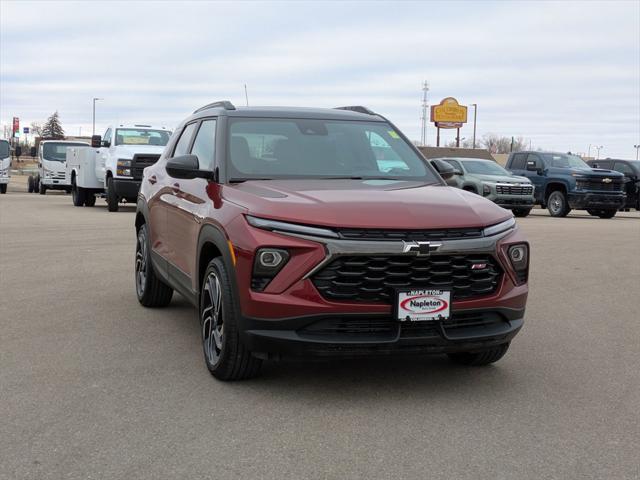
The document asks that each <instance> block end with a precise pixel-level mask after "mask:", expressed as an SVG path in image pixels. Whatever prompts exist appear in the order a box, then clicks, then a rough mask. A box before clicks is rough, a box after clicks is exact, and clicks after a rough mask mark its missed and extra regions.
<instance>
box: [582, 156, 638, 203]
mask: <svg viewBox="0 0 640 480" xmlns="http://www.w3.org/2000/svg"><path fill="white" fill-rule="evenodd" d="M587 163H588V164H589V165H590V166H591V167H593V168H604V169H607V170H615V171H616V172H620V173H621V174H623V175H624V176H625V178H626V179H627V181H626V182H625V187H624V189H625V193H626V195H627V201H626V203H625V209H629V208H635V209H636V210H640V160H619V159H617V158H616V159H613V158H606V159H604V160H589V161H588V162H587Z"/></svg>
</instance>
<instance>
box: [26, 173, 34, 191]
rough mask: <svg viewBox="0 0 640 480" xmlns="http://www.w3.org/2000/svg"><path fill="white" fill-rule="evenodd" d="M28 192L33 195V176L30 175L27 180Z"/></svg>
mask: <svg viewBox="0 0 640 480" xmlns="http://www.w3.org/2000/svg"><path fill="white" fill-rule="evenodd" d="M27 191H28V192H29V193H33V175H29V178H27Z"/></svg>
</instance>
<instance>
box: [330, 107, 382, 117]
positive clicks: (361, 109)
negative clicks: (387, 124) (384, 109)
mask: <svg viewBox="0 0 640 480" xmlns="http://www.w3.org/2000/svg"><path fill="white" fill-rule="evenodd" d="M334 110H351V111H352V112H358V113H365V114H367V115H376V113H375V112H374V111H372V110H369V109H368V108H367V107H363V106H362V105H351V106H348V107H335V108H334Z"/></svg>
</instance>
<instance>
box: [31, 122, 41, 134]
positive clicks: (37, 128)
mask: <svg viewBox="0 0 640 480" xmlns="http://www.w3.org/2000/svg"><path fill="white" fill-rule="evenodd" d="M31 133H33V134H34V135H35V136H36V137H42V125H41V124H40V122H31Z"/></svg>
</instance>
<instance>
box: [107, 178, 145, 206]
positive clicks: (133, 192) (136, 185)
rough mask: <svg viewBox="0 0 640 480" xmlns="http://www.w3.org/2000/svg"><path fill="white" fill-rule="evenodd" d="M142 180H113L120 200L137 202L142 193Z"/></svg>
mask: <svg viewBox="0 0 640 480" xmlns="http://www.w3.org/2000/svg"><path fill="white" fill-rule="evenodd" d="M141 183H142V181H141V180H133V179H130V178H115V177H114V178H113V188H115V191H116V196H117V197H118V198H125V199H127V200H128V201H131V202H135V201H136V199H137V198H138V192H139V191H140V184H141Z"/></svg>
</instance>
